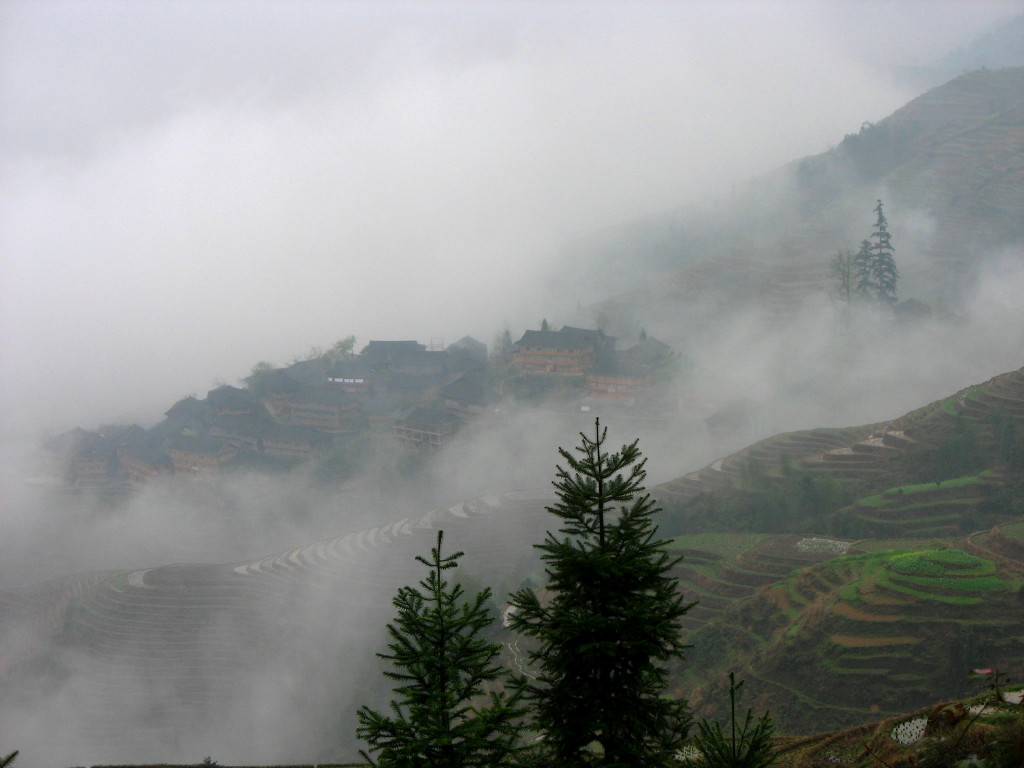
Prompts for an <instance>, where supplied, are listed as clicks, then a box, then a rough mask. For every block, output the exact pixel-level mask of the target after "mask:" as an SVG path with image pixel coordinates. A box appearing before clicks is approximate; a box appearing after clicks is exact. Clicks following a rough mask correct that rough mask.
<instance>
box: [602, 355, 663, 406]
mask: <svg viewBox="0 0 1024 768" xmlns="http://www.w3.org/2000/svg"><path fill="white" fill-rule="evenodd" d="M650 388H651V369H650V368H649V367H648V366H646V365H642V364H640V363H637V362H635V361H631V360H628V359H620V360H618V361H615V362H612V363H605V364H602V365H596V366H594V367H593V368H591V369H590V371H588V372H587V391H588V392H589V394H590V395H591V396H593V397H595V398H598V399H602V400H616V401H618V402H621V403H626V404H628V405H632V404H633V403H635V402H636V399H637V397H639V396H640V395H642V394H643V393H645V392H647V391H648V390H650Z"/></svg>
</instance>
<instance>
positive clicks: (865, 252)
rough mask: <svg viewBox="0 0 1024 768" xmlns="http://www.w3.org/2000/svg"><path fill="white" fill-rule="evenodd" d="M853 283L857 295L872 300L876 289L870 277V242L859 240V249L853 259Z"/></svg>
mask: <svg viewBox="0 0 1024 768" xmlns="http://www.w3.org/2000/svg"><path fill="white" fill-rule="evenodd" d="M853 270H854V283H855V287H856V291H857V293H858V295H860V296H865V297H868V298H874V297H875V296H876V295H877V289H876V286H875V283H874V280H873V279H872V276H871V241H870V240H861V243H860V249H859V250H858V251H857V255H856V256H854V257H853Z"/></svg>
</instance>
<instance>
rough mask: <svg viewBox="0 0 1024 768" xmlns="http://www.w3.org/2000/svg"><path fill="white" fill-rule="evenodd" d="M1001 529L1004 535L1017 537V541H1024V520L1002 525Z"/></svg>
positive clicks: (1009, 537)
mask: <svg viewBox="0 0 1024 768" xmlns="http://www.w3.org/2000/svg"><path fill="white" fill-rule="evenodd" d="M999 529H1000V530H1001V531H1002V532H1003V535H1004V536H1006V538H1008V539H1015V540H1017V541H1024V520H1022V521H1021V522H1019V523H1010V524H1009V525H1001V526H999Z"/></svg>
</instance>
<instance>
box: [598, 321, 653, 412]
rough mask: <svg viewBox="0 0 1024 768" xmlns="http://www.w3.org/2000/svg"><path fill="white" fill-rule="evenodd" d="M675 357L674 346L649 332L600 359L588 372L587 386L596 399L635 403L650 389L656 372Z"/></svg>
mask: <svg viewBox="0 0 1024 768" xmlns="http://www.w3.org/2000/svg"><path fill="white" fill-rule="evenodd" d="M672 357H673V352H672V347H670V346H669V345H668V344H665V343H664V342H662V341H658V340H657V339H655V338H651V337H649V336H648V337H646V338H644V339H643V340H642V341H641V342H640V343H639V344H637V345H635V346H633V347H630V348H629V349H627V350H624V351H623V352H619V353H618V354H615V355H613V356H612V357H610V358H605V359H603V360H600V361H598V362H597V363H596V364H595V365H594V367H593V368H591V369H590V371H588V372H587V390H588V391H589V393H590V395H591V396H593V397H594V398H596V399H603V400H616V401H619V402H622V403H626V404H629V405H632V404H634V403H635V402H636V400H637V398H639V397H640V396H641V395H643V394H644V393H646V392H648V391H650V389H651V385H652V381H653V378H654V372H655V371H656V370H658V369H659V368H661V367H663V366H664V365H665V364H667V363H668V362H670V361H671V360H672Z"/></svg>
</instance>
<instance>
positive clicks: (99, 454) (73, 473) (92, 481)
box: [43, 427, 117, 485]
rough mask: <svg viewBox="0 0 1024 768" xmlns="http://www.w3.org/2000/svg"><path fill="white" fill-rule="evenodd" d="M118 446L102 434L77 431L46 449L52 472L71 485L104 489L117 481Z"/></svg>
mask: <svg viewBox="0 0 1024 768" xmlns="http://www.w3.org/2000/svg"><path fill="white" fill-rule="evenodd" d="M115 447H116V446H115V443H114V441H113V440H112V439H110V438H108V437H104V436H103V435H101V434H99V433H98V432H91V431H89V430H85V429H81V428H80V427H76V428H75V429H73V430H71V431H70V432H65V433H64V434H62V435H58V436H57V437H55V438H54V439H52V440H50V441H49V442H47V443H46V445H44V446H43V454H44V457H45V459H46V464H47V466H48V468H49V470H50V471H51V472H52V473H53V474H55V475H57V476H58V477H59V478H60V479H61V480H62V481H63V482H64V483H65V484H67V485H103V484H105V483H108V482H110V480H111V479H112V478H113V475H114V470H115V467H116V461H115V459H116V456H117V454H116V451H115Z"/></svg>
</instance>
